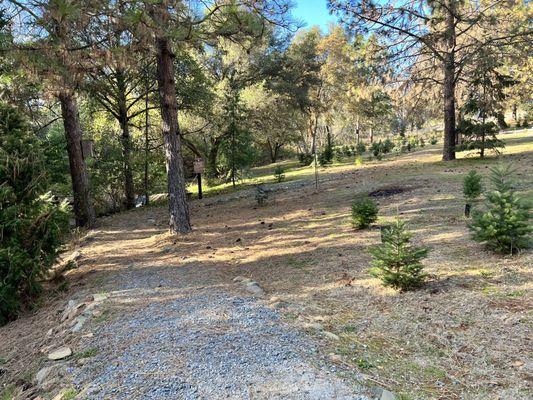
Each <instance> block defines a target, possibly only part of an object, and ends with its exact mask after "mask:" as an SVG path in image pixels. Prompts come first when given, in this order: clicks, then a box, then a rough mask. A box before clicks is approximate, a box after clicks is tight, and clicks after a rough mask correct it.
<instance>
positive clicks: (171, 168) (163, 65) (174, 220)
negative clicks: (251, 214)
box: [156, 37, 191, 233]
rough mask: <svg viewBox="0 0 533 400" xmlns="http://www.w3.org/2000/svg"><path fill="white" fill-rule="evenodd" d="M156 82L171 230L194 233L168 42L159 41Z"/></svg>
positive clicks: (172, 64)
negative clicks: (188, 202) (192, 230)
mask: <svg viewBox="0 0 533 400" xmlns="http://www.w3.org/2000/svg"><path fill="white" fill-rule="evenodd" d="M156 49H157V82H158V89H159V96H160V101H161V119H162V128H161V129H162V131H163V143H164V149H165V157H166V167H167V184H168V207H169V212H170V222H169V228H170V230H171V231H172V232H178V233H187V232H190V231H191V223H190V220H189V207H188V204H187V193H186V186H185V174H184V171H183V157H182V154H181V137H180V132H179V126H178V102H177V98H176V84H175V81H174V55H173V54H172V52H171V49H170V44H169V42H168V39H166V38H161V37H160V38H157V39H156Z"/></svg>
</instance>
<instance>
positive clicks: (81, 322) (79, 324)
mask: <svg viewBox="0 0 533 400" xmlns="http://www.w3.org/2000/svg"><path fill="white" fill-rule="evenodd" d="M85 322H87V317H86V316H84V315H80V316H79V317H77V318H76V319H75V320H74V326H73V327H72V328H71V331H72V332H74V333H76V332H79V331H81V328H83V325H84V324H85Z"/></svg>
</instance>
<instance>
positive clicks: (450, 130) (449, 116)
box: [442, 0, 456, 161]
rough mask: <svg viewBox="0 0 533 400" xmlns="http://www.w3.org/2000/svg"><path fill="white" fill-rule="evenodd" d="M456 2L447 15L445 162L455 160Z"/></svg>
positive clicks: (443, 156)
mask: <svg viewBox="0 0 533 400" xmlns="http://www.w3.org/2000/svg"><path fill="white" fill-rule="evenodd" d="M455 1H456V0H448V7H447V8H448V10H447V14H446V40H447V44H448V52H447V53H446V54H445V56H444V57H445V59H444V87H443V95H444V146H443V149H442V159H443V160H444V161H450V160H455V140H456V138H455V15H454V14H455Z"/></svg>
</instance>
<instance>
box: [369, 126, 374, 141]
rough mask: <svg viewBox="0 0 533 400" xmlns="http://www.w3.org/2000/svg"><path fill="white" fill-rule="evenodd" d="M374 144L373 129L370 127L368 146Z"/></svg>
mask: <svg viewBox="0 0 533 400" xmlns="http://www.w3.org/2000/svg"><path fill="white" fill-rule="evenodd" d="M372 143H374V128H372V127H370V144H372Z"/></svg>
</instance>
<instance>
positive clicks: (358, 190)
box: [0, 132, 533, 400]
mask: <svg viewBox="0 0 533 400" xmlns="http://www.w3.org/2000/svg"><path fill="white" fill-rule="evenodd" d="M504 139H505V140H506V148H505V150H504V153H503V158H504V159H505V160H506V161H512V162H513V164H514V165H516V166H518V167H519V171H518V173H517V174H518V176H517V180H518V181H519V182H520V184H519V187H518V188H517V190H518V192H519V194H520V195H521V196H523V197H526V198H529V199H530V200H531V199H532V197H533V138H532V137H531V133H530V132H529V133H527V132H526V133H517V134H512V135H506V136H505V137H504ZM439 158H440V154H439V149H438V146H433V147H432V146H426V148H425V149H424V150H422V151H419V152H415V153H411V154H405V155H401V156H399V157H394V158H391V159H388V158H384V160H383V161H382V162H381V163H377V162H376V163H371V164H364V165H363V166H362V167H357V168H356V167H355V166H353V165H344V166H342V165H339V166H334V167H331V168H330V169H329V170H327V172H324V173H323V174H322V175H321V184H320V191H319V192H318V193H315V191H314V188H313V186H312V185H310V186H306V187H303V188H299V189H294V190H290V191H284V192H280V193H277V194H276V195H275V196H274V197H275V198H274V199H272V202H271V203H270V204H268V205H266V206H265V207H261V208H257V209H255V210H254V206H255V200H254V199H253V197H250V198H243V199H238V200H228V201H225V202H222V203H221V204H216V203H214V202H213V201H212V200H211V199H205V200H203V201H194V202H193V203H192V210H191V211H192V216H193V221H194V224H195V230H194V231H193V233H192V234H191V235H188V236H186V237H179V238H178V237H175V236H169V235H168V234H167V233H165V232H166V209H165V207H152V208H147V209H144V210H135V211H132V212H127V213H123V214H120V215H116V216H113V217H109V218H105V219H103V220H102V221H101V226H100V227H99V229H98V230H97V231H95V232H94V233H93V234H92V235H91V240H90V241H89V240H87V241H86V242H82V243H83V246H82V247H81V251H82V252H83V254H84V256H83V258H82V260H81V262H80V268H78V269H76V270H72V271H70V272H69V275H68V277H69V280H70V289H69V290H68V291H67V292H66V293H65V294H64V295H62V296H63V297H59V298H57V297H56V298H54V299H52V300H49V301H47V303H46V304H44V305H43V306H42V307H41V308H40V309H39V310H38V311H36V312H35V313H33V314H32V315H30V316H28V317H24V318H21V319H19V320H17V321H15V322H14V323H12V324H9V325H7V326H5V327H3V328H0V337H2V338H7V340H2V341H0V359H3V360H5V363H4V364H3V365H2V367H3V368H6V369H7V370H9V371H11V372H13V373H15V372H17V375H18V376H24V372H25V371H30V372H31V371H32V368H33V371H35V367H36V365H37V364H38V363H39V362H41V361H42V359H43V357H44V356H43V353H42V352H41V349H42V348H44V347H46V346H47V345H48V344H49V343H48V342H47V340H50V339H49V338H48V339H47V338H44V337H43V335H42V332H46V331H47V330H48V329H50V328H52V327H54V326H55V324H56V323H57V318H58V317H57V315H58V314H57V310H59V309H60V308H61V307H62V306H63V305H64V303H65V302H66V300H67V299H69V298H71V297H72V296H73V295H75V294H76V293H78V292H79V291H80V290H83V291H87V292H89V293H93V292H100V291H102V290H104V291H112V290H113V283H112V282H113V280H114V279H124V277H127V276H128V274H129V273H130V272H131V271H132V270H134V269H145V270H146V271H147V274H148V273H149V274H151V275H152V276H154V282H155V283H154V284H156V285H157V284H158V283H159V282H163V283H164V282H165V279H171V278H172V277H179V282H180V285H183V287H187V288H195V287H221V286H223V287H226V288H234V289H233V290H236V291H237V290H239V289H238V287H237V286H236V285H235V284H234V283H233V278H235V277H236V276H244V277H248V278H250V279H253V280H254V281H256V282H258V283H259V284H260V285H261V286H262V287H263V288H264V290H265V292H266V296H265V298H264V300H263V301H265V302H266V303H267V304H277V305H280V308H279V310H280V312H281V314H282V315H283V319H284V321H285V322H286V323H288V324H291V325H293V326H294V327H296V328H297V329H302V330H304V331H306V332H308V334H309V335H312V336H313V337H315V338H316V340H318V341H319V342H320V343H321V348H322V351H321V352H322V354H323V357H324V358H325V359H327V358H328V355H329V354H333V355H336V356H337V357H334V358H331V359H334V361H333V362H335V363H336V364H337V367H338V371H340V373H341V374H345V375H347V376H350V377H353V379H354V380H357V381H362V382H364V383H365V384H368V385H376V384H377V385H380V386H383V387H386V388H388V389H389V390H392V391H394V392H396V393H399V394H401V395H402V396H403V397H402V398H403V399H496V398H501V399H513V400H514V399H525V398H528V396H529V395H530V393H529V392H528V390H530V380H528V379H530V378H529V377H530V375H531V369H530V368H531V367H530V365H531V358H532V357H531V356H532V354H531V341H530V336H531V330H530V329H531V328H530V327H531V311H532V306H533V296H532V289H533V284H532V282H533V280H532V276H531V265H533V257H532V254H531V252H530V251H529V252H523V253H520V254H518V255H516V256H513V257H509V256H501V255H497V254H494V253H492V252H490V251H487V250H486V249H485V247H484V246H483V245H482V244H480V243H477V242H475V241H473V240H472V239H471V237H470V232H469V229H468V227H467V225H466V221H465V219H464V217H463V214H464V198H463V194H462V178H463V176H464V175H465V174H466V173H468V172H469V171H470V170H472V169H476V170H477V171H478V172H479V173H480V174H481V175H483V177H484V179H487V177H488V174H489V168H490V166H492V165H494V164H495V163H496V160H495V159H494V158H488V159H486V160H476V159H469V158H462V159H460V160H457V161H456V162H453V163H442V162H440V161H438V160H439ZM288 173H290V172H288ZM391 186H395V187H402V188H405V189H406V190H404V191H403V192H401V193H396V194H392V195H390V196H383V197H380V198H379V199H377V201H378V203H379V210H380V214H379V218H378V221H377V222H376V227H375V228H369V229H367V230H363V231H358V232H354V230H353V228H352V225H351V221H350V212H351V209H350V204H351V201H352V200H353V198H354V196H355V195H358V194H363V193H370V192H373V191H375V190H379V189H382V188H383V187H391ZM397 214H399V215H400V217H401V218H402V220H405V221H406V222H407V223H408V224H409V229H410V232H411V233H413V238H412V241H413V243H416V244H417V245H420V246H424V247H428V248H429V249H430V251H429V253H428V256H427V258H426V259H425V260H424V272H425V273H427V274H428V277H427V281H426V284H425V285H424V286H423V287H422V288H420V289H418V290H415V291H412V292H407V293H398V292H397V291H396V290H394V289H391V288H385V287H383V286H382V284H381V281H380V280H379V279H377V278H374V277H373V276H372V275H370V274H369V273H368V268H369V267H370V264H371V257H370V255H369V254H368V251H367V249H368V247H369V246H373V245H376V244H379V242H380V229H379V226H381V225H385V224H390V223H392V222H393V221H394V220H395V218H396V216H397ZM222 215H223V216H224V218H221V216H222ZM152 221H155V223H154V222H152ZM238 239H240V240H238ZM114 277H115V278H114ZM167 300H168V299H167V298H166V297H165V291H164V290H162V292H161V296H160V297H159V298H157V299H154V301H160V302H164V301H167ZM135 306H136V304H135V302H131V303H127V304H113V305H110V306H109V310H108V311H106V313H104V315H103V316H102V317H101V318H100V319H99V320H98V321H95V324H97V326H98V324H104V323H106V321H109V320H112V319H113V318H117V317H118V316H120V315H122V314H124V313H127V312H129V311H130V309H131V308H133V307H135ZM317 324H319V325H320V326H321V327H322V330H318V329H316V327H317ZM36 327H38V329H36ZM324 331H329V332H331V333H333V334H334V335H336V336H337V337H338V340H335V339H329V338H327V337H326V336H325V335H324V333H323V332H324ZM64 340H65V344H69V340H74V339H72V338H64ZM7 379H8V378H7V376H5V375H4V376H0V384H3V383H4V382H5V381H6V380H7Z"/></svg>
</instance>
